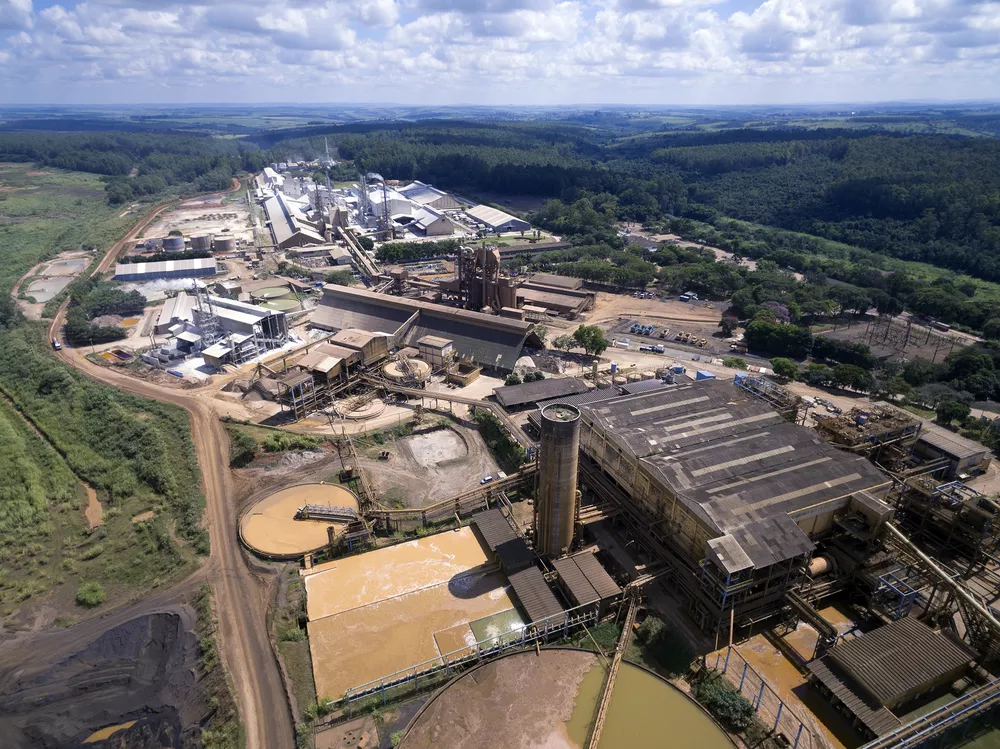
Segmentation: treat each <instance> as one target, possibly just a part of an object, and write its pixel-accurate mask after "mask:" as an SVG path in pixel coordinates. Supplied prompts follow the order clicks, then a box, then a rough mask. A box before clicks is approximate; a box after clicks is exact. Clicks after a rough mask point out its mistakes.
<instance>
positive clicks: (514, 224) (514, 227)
mask: <svg viewBox="0 0 1000 749" xmlns="http://www.w3.org/2000/svg"><path fill="white" fill-rule="evenodd" d="M466 213H467V214H468V215H469V216H470V217H471V218H473V219H475V220H476V221H478V222H479V223H481V224H483V225H485V226H486V228H487V229H488V230H489V231H492V232H494V233H496V234H502V233H504V232H510V231H530V230H531V224H529V223H528V222H527V221H525V220H524V219H523V218H517V216H511V215H510V214H509V213H504V212H503V211H501V210H499V209H498V208H490V207H489V206H488V205H477V206H475V207H473V208H469V209H467V210H466Z"/></svg>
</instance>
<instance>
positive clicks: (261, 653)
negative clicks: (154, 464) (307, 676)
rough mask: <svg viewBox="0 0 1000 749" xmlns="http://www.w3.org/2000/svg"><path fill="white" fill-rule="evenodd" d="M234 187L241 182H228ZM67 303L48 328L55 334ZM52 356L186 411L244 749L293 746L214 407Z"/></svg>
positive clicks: (111, 256)
mask: <svg viewBox="0 0 1000 749" xmlns="http://www.w3.org/2000/svg"><path fill="white" fill-rule="evenodd" d="M233 183H234V187H233V190H236V189H239V182H238V181H237V180H235V179H234V180H233ZM176 202H178V201H173V202H171V203H166V204H162V205H159V206H156V207H154V209H153V211H152V212H151V213H150V214H149V216H147V218H146V219H144V220H143V221H142V222H140V223H139V225H137V226H136V228H135V229H134V230H133V231H132V232H130V233H129V234H128V236H126V237H125V238H123V239H122V240H121V241H120V242H117V243H116V244H115V245H114V246H113V247H112V248H111V249H110V250H108V252H107V254H106V255H105V257H104V259H103V260H102V261H101V264H100V266H99V268H98V271H97V272H101V271H103V270H105V269H106V268H107V267H109V266H110V264H111V263H112V262H114V260H115V258H116V257H117V255H118V253H119V252H120V251H121V249H122V248H123V247H124V245H125V242H127V241H129V240H130V239H132V238H134V236H135V235H136V234H137V233H138V232H139V231H141V230H142V229H143V228H145V227H146V226H147V225H148V224H149V223H150V222H151V221H152V220H153V219H154V218H155V217H156V216H157V215H159V213H161V212H162V211H163V210H165V209H167V208H169V207H170V206H172V205H174V204H175V203H176ZM66 306H67V303H64V304H63V306H62V307H60V309H59V312H58V313H57V314H56V316H55V318H54V319H53V321H52V324H51V325H50V327H49V338H50V339H51V338H55V337H56V333H57V332H58V330H59V329H60V327H61V326H62V322H63V317H64V315H65V312H66ZM55 354H56V356H57V357H58V358H59V359H61V360H62V361H64V362H65V363H67V364H69V365H70V366H72V367H74V368H76V369H78V370H80V371H81V372H83V373H85V374H87V375H88V376H90V377H92V378H94V379H95V380H99V381H100V382H103V383H105V384H107V385H111V386H113V387H116V388H118V389H120V390H124V391H127V392H130V393H133V394H135V395H139V396H142V397H144V398H150V399H152V400H157V401H162V402H164V403H170V404H172V405H175V406H179V407H180V408H183V409H185V410H186V411H187V412H188V413H189V414H190V416H191V437H192V440H193V441H194V446H195V452H196V454H197V457H198V464H199V466H200V467H201V473H202V479H203V483H204V492H205V499H206V515H205V524H206V527H207V528H208V532H209V534H210V536H211V540H212V551H211V554H210V556H209V561H208V564H207V565H206V567H205V569H204V573H205V575H206V577H207V579H208V581H209V583H210V584H211V586H212V589H213V592H214V595H215V607H216V610H217V612H218V616H219V634H220V637H221V650H222V656H223V659H224V661H225V664H226V667H227V668H228V669H229V672H230V674H231V675H232V678H233V682H234V684H235V687H236V698H237V702H238V704H239V707H240V714H241V717H242V720H243V725H244V728H245V731H246V745H247V747H248V749H292V747H293V746H294V727H293V720H292V715H291V710H290V708H289V704H288V699H287V696H286V694H285V687H284V684H283V682H282V679H281V673H280V671H279V668H278V664H277V661H276V659H275V656H274V651H273V650H272V648H271V642H270V638H269V636H268V632H267V621H266V612H267V601H266V600H265V594H264V593H263V591H262V590H261V586H259V585H258V584H257V581H256V579H255V578H254V576H253V574H252V573H251V571H250V570H249V568H248V567H247V565H246V563H245V562H244V560H243V555H242V551H241V548H240V545H239V541H238V539H237V537H236V506H235V496H234V491H233V485H232V476H231V474H230V472H229V438H228V436H227V434H226V430H225V428H224V427H223V426H222V424H221V423H220V422H219V420H218V418H217V416H216V415H215V413H214V412H213V411H212V410H211V408H210V407H209V406H208V405H206V404H205V403H202V402H201V401H200V400H199V399H198V398H196V397H195V396H193V395H189V394H187V393H185V392H184V391H182V390H177V389H173V388H167V387H162V386H159V385H155V384H152V383H149V382H145V381H143V380H139V379H137V378H134V377H131V376H129V375H125V374H122V373H120V372H119V371H117V370H114V369H111V368H108V367H102V366H99V365H96V364H94V363H93V362H91V361H89V360H88V359H86V357H85V355H84V354H83V353H82V352H81V351H80V350H79V349H71V348H69V347H68V346H67V347H64V348H63V350H62V351H57V352H55Z"/></svg>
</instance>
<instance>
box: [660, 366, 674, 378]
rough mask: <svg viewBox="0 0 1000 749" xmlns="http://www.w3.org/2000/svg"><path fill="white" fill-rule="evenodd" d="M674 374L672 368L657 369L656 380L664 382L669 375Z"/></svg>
mask: <svg viewBox="0 0 1000 749" xmlns="http://www.w3.org/2000/svg"><path fill="white" fill-rule="evenodd" d="M669 374H672V372H671V371H670V367H657V368H656V379H658V380H663V379H666V377H667V375H669Z"/></svg>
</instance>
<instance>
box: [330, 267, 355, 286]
mask: <svg viewBox="0 0 1000 749" xmlns="http://www.w3.org/2000/svg"><path fill="white" fill-rule="evenodd" d="M323 280H324V281H325V282H326V283H329V284H333V285H334V286H353V285H354V284H356V283H357V282H358V280H357V279H356V278H355V277H354V274H353V273H352V272H351V271H349V270H333V271H330V272H329V273H327V274H326V277H325V278H324V279H323Z"/></svg>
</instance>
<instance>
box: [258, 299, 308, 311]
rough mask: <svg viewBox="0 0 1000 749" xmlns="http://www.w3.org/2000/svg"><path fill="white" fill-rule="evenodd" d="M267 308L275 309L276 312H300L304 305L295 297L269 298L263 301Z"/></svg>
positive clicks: (262, 304) (262, 305) (263, 305)
mask: <svg viewBox="0 0 1000 749" xmlns="http://www.w3.org/2000/svg"><path fill="white" fill-rule="evenodd" d="M260 306H261V307H264V308H265V309H273V310H274V311H275V312H298V311H299V310H300V309H302V305H301V304H299V303H298V302H297V301H295V300H294V299H268V300H267V301H266V302H263V303H261V305H260Z"/></svg>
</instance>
